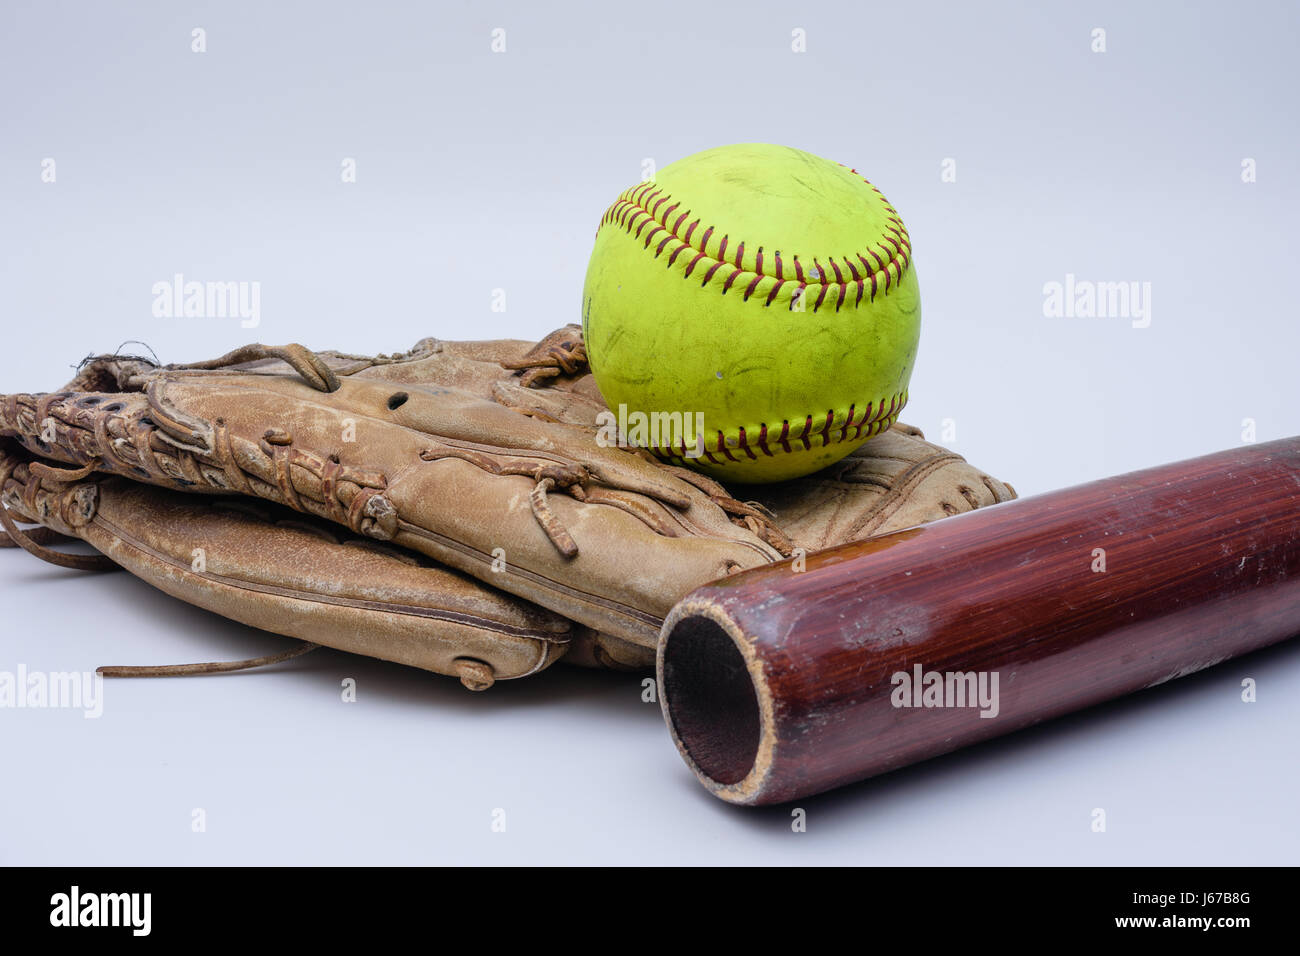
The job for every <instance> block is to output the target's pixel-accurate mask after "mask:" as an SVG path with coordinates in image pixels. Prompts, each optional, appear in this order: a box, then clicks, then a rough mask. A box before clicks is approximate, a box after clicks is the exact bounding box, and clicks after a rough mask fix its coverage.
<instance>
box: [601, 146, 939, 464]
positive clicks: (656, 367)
mask: <svg viewBox="0 0 1300 956" xmlns="http://www.w3.org/2000/svg"><path fill="white" fill-rule="evenodd" d="M582 327H583V332H584V338H585V340H586V343H587V354H588V357H589V359H590V362H591V368H592V372H593V373H594V375H595V376H596V383H597V384H598V385H599V386H600V390H601V393H602V394H603V395H604V397H605V401H606V403H607V404H608V405H609V407H610V409H611V411H612V412H613V413H614V415H615V416H617V420H618V425H619V435H620V440H621V441H625V442H627V443H628V444H634V445H641V446H643V447H648V448H650V449H651V450H652V451H654V452H655V453H656V454H658V455H660V457H663V458H667V459H669V460H671V461H673V462H674V463H676V464H686V465H690V466H692V467H696V468H698V469H700V470H701V471H704V472H706V473H708V474H710V475H713V476H714V477H717V478H720V479H722V480H723V481H739V482H767V481H781V480H784V479H787V478H794V477H797V476H800V475H807V474H810V473H812V472H814V471H817V470H818V469H821V468H824V467H826V466H827V465H829V464H831V463H832V462H835V461H837V460H839V459H840V458H843V457H844V456H845V455H847V454H849V452H851V451H853V449H855V448H857V447H858V446H859V445H861V444H862V443H863V442H864V441H866V440H867V439H869V438H871V437H872V436H873V435H877V434H879V433H880V432H882V431H884V430H885V429H887V428H888V427H889V426H890V425H892V424H893V422H894V420H895V419H896V418H897V417H898V413H899V411H900V410H901V409H902V407H903V405H904V404H905V403H906V402H907V384H908V379H909V378H910V376H911V373H912V365H913V362H914V361H915V358H916V347H917V341H918V339H919V337H920V327H921V299H920V293H919V291H918V288H917V282H916V272H915V269H914V268H913V266H912V246H911V242H910V241H909V239H908V236H907V229H906V228H905V227H904V226H903V222H902V220H901V219H900V218H899V216H898V213H897V212H896V211H895V210H894V207H893V206H891V205H890V204H889V202H888V201H887V200H886V199H885V197H884V196H883V195H882V194H881V192H880V190H878V189H877V188H876V187H875V186H873V185H872V184H871V183H869V182H867V180H866V179H864V178H863V177H862V176H861V175H860V174H858V173H857V172H856V171H855V170H852V169H850V168H848V167H847V166H842V165H840V164H839V163H834V162H831V161H830V160H826V159H822V158H820V157H818V156H813V155H812V154H810V153H805V152H802V151H801V150H797V149H790V148H788V147H784V146H771V145H766V144H757V143H753V144H744V145H736V146H721V147H718V148H717V149H710V150H706V151H704V152H702V153H696V154H695V155H693V156H688V157H686V158H685V159H681V160H678V161H677V162H675V163H673V164H671V165H669V166H666V167H664V168H663V169H662V170H661V171H660V172H659V174H658V175H657V176H656V177H655V178H654V179H652V180H650V181H648V182H643V183H640V184H638V185H636V186H633V187H631V188H629V189H627V190H626V191H624V193H623V194H622V195H621V196H619V198H618V201H617V202H615V203H614V205H612V206H610V207H609V209H608V210H607V211H606V212H605V215H604V217H603V218H602V219H601V221H600V227H599V229H598V230H597V232H596V245H595V249H594V250H593V252H592V255H591V263H590V265H589V266H588V268H587V280H586V285H585V288H584V290H583V297H582Z"/></svg>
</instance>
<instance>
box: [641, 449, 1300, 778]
mask: <svg viewBox="0 0 1300 956" xmlns="http://www.w3.org/2000/svg"><path fill="white" fill-rule="evenodd" d="M805 563H806V566H804V567H802V569H801V565H800V562H799V561H797V560H796V561H787V562H784V563H782V564H777V565H770V566H767V567H763V568H758V569H755V570H752V571H748V572H745V573H743V574H739V575H736V576H735V577H734V578H730V579H727V580H725V581H720V582H715V583H713V584H710V585H707V586H705V587H703V588H700V589H699V590H697V591H695V592H693V593H692V594H691V595H689V596H688V597H687V598H685V599H684V600H683V601H682V602H681V603H679V604H678V605H677V606H676V607H675V608H674V609H673V611H672V613H671V614H670V615H669V617H668V619H667V620H666V621H665V623H664V627H663V631H662V633H661V636H660V641H659V652H658V672H659V686H660V691H661V698H660V699H661V703H662V706H663V710H664V716H665V718H666V719H667V721H668V726H669V728H670V730H671V732H672V735H673V739H674V740H675V742H676V743H677V747H678V749H679V750H680V751H681V753H682V756H683V757H684V758H685V760H686V762H687V764H688V765H689V766H690V767H691V768H692V770H694V772H695V773H696V775H697V776H698V777H699V778H700V780H701V781H702V782H703V783H704V784H705V786H706V787H708V789H709V790H710V791H712V792H713V793H714V794H715V795H717V796H718V797H721V798H722V799H724V800H728V801H731V802H733V803H741V804H768V803H778V802H783V801H788V800H793V799H797V798H799V797H803V796H807V795H810V794H814V793H819V792H821V791H824V790H829V789H831V788H833V787H837V786H841V785H843V784H847V783H850V782H853V781H856V780H862V779H864V778H866V777H870V776H873V775H875V774H879V773H884V772H886V771H889V770H893V769H896V768H898V767H902V766H905V765H907V764H911V763H915V762H917V761H919V760H924V759H926V758H928V757H933V756H936V755H937V754H941V753H945V752H948V751H951V750H955V749H957V748H960V747H964V746H967V745H969V744H972V743H975V742H977V741H980V740H984V739H987V738H990V737H995V736H998V735H1001V734H1005V733H1009V732H1011V731H1014V730H1018V729H1020V728H1022V727H1026V726H1029V725H1031V724H1035V723H1038V722H1039V721H1042V720H1045V719H1048V718H1051V717H1056V716H1059V715H1061V714H1065V713H1068V712H1070V711H1074V710H1078V709H1080V708H1083V707H1088V706H1090V705H1092V704H1096V703H1100V702H1102V701H1105V700H1109V699H1111V698H1114V697H1118V696H1120V695H1123V694H1128V693H1131V692H1134V691H1137V690H1140V689H1142V688H1145V687H1151V686H1153V685H1155V684H1159V683H1163V682H1164V681H1167V680H1170V679H1172V678H1175V677H1182V676H1184V675H1186V674H1190V673H1193V672H1194V671H1198V670H1201V669H1202V668H1205V667H1210V666H1212V665H1214V664H1217V663H1219V662H1221V661H1224V660H1227V659H1228V658H1230V657H1233V656H1235V655H1238V654H1243V653H1246V652H1248V651H1251V650H1255V649H1257V648H1260V647H1264V646H1266V645H1268V644H1272V643H1274V642H1276V641H1280V640H1283V639H1285V638H1288V637H1292V636H1294V635H1296V634H1300V437H1298V438H1290V439H1285V440H1283V441H1275V442H1270V443H1267V444H1260V445H1252V446H1247V447H1244V448H1240V449H1234V450H1231V451H1225V452H1220V453H1217V454H1213V455H1207V456H1205V457H1203V458H1197V459H1193V460H1191V461H1185V462H1179V463H1176V464H1172V465H1165V466H1161V467H1158V468H1151V469H1147V470H1144V471H1139V472H1135V473H1132V474H1128V475H1121V476H1119V477H1115V478H1107V479H1104V480H1101V481H1095V482H1091V483H1089V484H1085V485H1081V486H1079V487H1076V488H1070V489H1066V490H1064V491H1057V492H1052V493H1049V494H1043V495H1038V496H1036V497H1032V498H1025V499H1021V500H1018V501H1012V502H1008V503H1006V504H1001V505H995V506H992V507H989V508H983V509H980V510H977V511H973V512H971V513H969V514H964V515H959V516H956V517H953V518H948V519H945V520H943V521H939V522H937V523H934V524H929V525H923V526H920V527H916V528H910V529H907V530H904V531H898V532H895V533H892V534H888V535H883V536H881V537H878V538H872V539H869V540H866V541H861V542H855V543H853V544H849V545H845V546H842V547H839V548H834V549H830V550H827V551H822V552H818V553H815V554H812V555H809V556H807V558H806V559H805Z"/></svg>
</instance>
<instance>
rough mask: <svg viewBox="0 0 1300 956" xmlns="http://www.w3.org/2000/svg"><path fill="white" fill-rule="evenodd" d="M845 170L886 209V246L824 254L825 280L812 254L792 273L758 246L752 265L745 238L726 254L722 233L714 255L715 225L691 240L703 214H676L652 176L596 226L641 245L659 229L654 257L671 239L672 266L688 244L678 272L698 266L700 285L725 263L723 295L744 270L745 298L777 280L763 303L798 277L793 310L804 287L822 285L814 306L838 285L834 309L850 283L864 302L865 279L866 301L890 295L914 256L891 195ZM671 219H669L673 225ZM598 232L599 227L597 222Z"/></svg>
mask: <svg viewBox="0 0 1300 956" xmlns="http://www.w3.org/2000/svg"><path fill="white" fill-rule="evenodd" d="M846 168H847V167H846ZM849 171H850V172H851V173H853V174H854V175H855V176H858V177H859V178H860V179H862V181H863V182H864V183H866V184H867V185H868V186H870V187H871V189H872V191H873V192H875V194H876V195H877V196H878V197H879V199H880V201H881V203H882V204H883V205H884V207H885V210H886V219H888V221H889V222H890V223H891V224H890V225H887V226H885V235H883V236H882V237H881V240H882V241H878V242H876V243H875V245H876V246H877V247H878V248H879V249H880V250H881V251H883V252H884V256H883V257H882V256H881V255H880V254H879V253H877V252H876V251H875V250H874V249H872V248H871V247H870V246H868V247H867V248H866V250H865V255H864V254H863V252H855V253H853V254H852V255H851V256H844V257H842V259H836V258H835V257H833V256H832V257H830V258H828V259H827V260H826V262H827V263H828V264H829V269H830V270H831V271H833V272H834V274H835V279H834V281H830V280H829V275H830V273H829V272H828V271H827V266H825V265H823V264H822V261H821V260H820V259H819V258H818V257H815V256H814V257H813V260H812V261H813V265H812V267H811V268H810V269H807V270H805V268H804V264H803V262H801V261H800V259H799V256H798V255H795V256H792V257H791V258H792V261H793V269H794V276H793V277H788V276H787V275H786V272H787V269H788V268H790V267H789V266H788V265H787V264H786V263H785V262H783V261H782V258H781V253H780V251H779V250H778V251H776V252H775V253H773V254H772V256H771V260H772V261H771V264H770V266H769V268H774V269H775V272H771V271H767V270H766V269H765V268H764V266H765V263H764V247H763V246H759V247H758V252H757V253H756V254H755V255H754V256H753V267H752V268H750V267H748V265H747V264H746V263H745V243H744V241H743V240H742V241H741V242H740V243H738V244H737V245H736V246H735V247H734V248H735V253H734V258H733V257H728V255H727V246H728V245H729V244H730V241H731V237H730V235H729V234H725V233H724V234H723V236H722V238H721V239H719V240H718V241H717V242H716V248H715V249H714V253H713V255H710V253H709V244H710V241H711V240H712V239H713V236H714V234H715V232H716V231H717V229H716V227H714V226H707V227H705V229H704V231H703V233H701V235H700V239H699V245H693V244H692V240H693V238H694V236H695V232H696V230H697V229H698V228H699V227H700V224H701V220H700V219H699V218H696V219H695V220H693V221H689V222H688V220H690V215H691V210H690V209H687V210H686V211H684V212H682V213H680V214H678V215H676V216H675V217H674V215H673V214H674V213H676V212H677V210H678V209H679V208H680V206H681V203H680V202H679V201H676V200H674V199H673V197H672V196H671V195H669V194H668V193H666V192H665V191H664V190H663V189H662V188H661V187H658V186H657V185H656V184H655V182H654V180H650V181H648V182H644V183H640V184H639V185H636V186H633V187H631V188H630V189H627V190H625V191H624V192H623V194H622V195H621V196H619V198H618V200H617V201H615V203H614V204H613V205H612V206H610V207H609V209H607V210H606V211H605V214H604V215H603V216H602V217H601V220H600V228H604V227H605V226H607V225H610V224H616V225H618V226H619V227H621V228H622V229H623V231H624V232H626V233H628V234H629V235H631V236H633V237H634V238H636V239H642V233H645V236H644V240H643V243H642V245H643V248H645V249H649V248H650V244H651V243H652V242H654V241H655V239H656V238H657V237H658V236H659V233H661V232H662V233H665V235H664V236H663V237H662V238H660V239H659V241H658V243H657V245H656V246H655V252H654V257H655V258H656V259H658V258H659V257H660V256H662V255H663V254H664V252H665V250H666V249H667V247H668V246H669V244H670V243H674V242H675V243H676V247H675V248H674V249H673V250H672V252H671V254H670V255H669V257H668V268H670V269H671V268H672V267H673V264H674V263H675V262H676V261H677V258H678V257H679V256H680V255H681V254H682V253H683V252H685V251H686V250H688V249H689V250H690V251H692V252H693V253H694V254H695V255H694V256H693V257H692V258H691V261H690V262H689V263H687V265H686V271H685V273H684V274H683V276H682V278H683V279H689V278H690V277H691V274H692V273H693V272H695V270H696V269H697V268H702V269H703V270H704V278H703V280H702V281H701V282H700V285H701V287H703V286H706V285H708V284H709V283H710V282H711V281H713V280H714V279H715V278H717V277H718V274H719V273H720V272H721V271H722V268H723V267H724V266H726V267H727V268H728V269H729V270H730V272H729V273H728V274H727V275H726V278H725V279H724V281H723V283H722V294H723V295H726V294H727V292H728V291H729V290H730V289H731V287H732V286H733V285H735V284H736V280H737V279H740V278H741V277H742V276H748V277H752V278H749V279H748V281H746V282H745V283H744V301H746V302H748V301H749V299H750V297H751V296H752V295H753V294H754V293H755V292H756V291H757V289H758V286H759V284H760V283H761V282H762V281H763V280H764V279H774V280H776V281H775V283H774V284H773V286H772V288H771V289H770V290H769V291H768V293H767V297H766V299H765V300H764V302H763V305H764V307H767V306H770V305H771V304H772V302H773V301H774V300H775V299H776V296H777V293H778V292H779V291H780V290H781V287H782V286H784V285H785V284H786V283H787V282H797V283H798V285H799V287H798V289H796V290H795V291H794V292H793V293H792V294H791V296H790V311H794V310H795V304H796V303H797V302H800V301H801V300H802V299H803V298H804V297H805V296H806V295H807V294H808V292H807V290H808V289H809V288H810V287H814V286H815V287H818V288H819V289H820V291H819V292H818V294H817V300H816V301H815V302H814V303H813V307H812V309H813V311H814V312H816V311H817V310H818V309H820V308H821V307H822V305H823V304H824V303H825V301H826V297H827V293H828V292H830V290H831V289H832V287H837V288H838V289H839V295H838V296H836V297H835V311H836V312H838V311H839V310H840V307H841V306H843V305H844V301H845V299H846V298H847V297H848V291H849V288H850V287H852V286H856V287H857V296H856V298H855V299H854V302H853V304H854V306H855V307H856V306H858V305H859V304H860V303H861V302H862V298H863V296H864V295H867V286H868V285H870V289H871V291H870V297H869V298H868V301H869V302H874V301H875V298H876V294H877V293H878V292H879V293H880V294H882V295H888V294H889V290H890V288H891V287H892V286H896V285H898V283H899V282H900V281H902V278H903V275H904V274H905V273H906V271H907V268H908V266H909V265H910V264H911V260H912V243H911V240H910V238H909V237H908V234H907V228H906V227H905V226H904V225H903V221H902V219H900V218H899V216H898V211H897V210H895V209H894V207H893V206H891V205H890V204H889V200H887V199H885V197H884V194H883V193H881V191H880V190H879V189H877V188H876V187H875V186H874V185H873V184H872V183H871V182H870V181H869V180H867V179H866V178H865V177H864V176H862V174H861V173H859V172H858V171H857V170H856V169H850V170H849ZM665 205H666V208H665ZM670 220H672V222H671V225H670ZM652 223H653V228H651V229H650V230H649V232H646V231H645V230H646V227H647V226H650V225H651V224H652ZM597 232H599V228H598V229H597ZM868 256H870V257H871V258H870V261H869V260H868V258H867V257H868ZM854 258H856V259H857V260H858V263H860V264H861V268H859V265H858V264H857V263H855V262H854V261H853V259H854ZM845 273H847V274H848V275H849V276H850V277H851V278H848V279H846V278H845Z"/></svg>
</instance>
